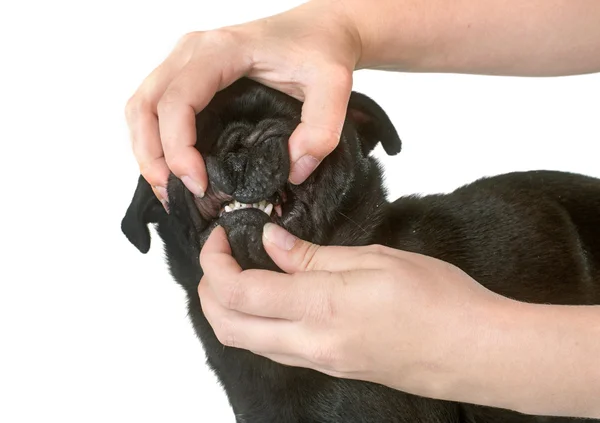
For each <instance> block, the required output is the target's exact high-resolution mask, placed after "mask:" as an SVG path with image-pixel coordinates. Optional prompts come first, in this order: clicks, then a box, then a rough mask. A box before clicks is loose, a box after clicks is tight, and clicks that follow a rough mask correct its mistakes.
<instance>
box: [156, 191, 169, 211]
mask: <svg viewBox="0 0 600 423" xmlns="http://www.w3.org/2000/svg"><path fill="white" fill-rule="evenodd" d="M154 190H155V191H156V193H157V194H158V197H159V198H158V199H159V200H160V202H161V204H162V205H163V207H164V209H165V211H166V212H167V213H169V194H167V189H166V188H165V187H161V186H156V185H155V186H154Z"/></svg>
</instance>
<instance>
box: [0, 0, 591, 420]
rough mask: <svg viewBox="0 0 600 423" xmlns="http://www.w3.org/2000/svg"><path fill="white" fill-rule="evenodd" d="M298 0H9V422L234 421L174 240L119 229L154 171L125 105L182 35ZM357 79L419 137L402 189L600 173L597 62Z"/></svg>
mask: <svg viewBox="0 0 600 423" xmlns="http://www.w3.org/2000/svg"><path fill="white" fill-rule="evenodd" d="M297 3H298V2H292V1H278V2H271V1H252V2H240V3H237V2H235V1H228V0H219V1H216V2H214V1H210V2H208V1H202V0H195V1H184V0H173V1H169V2H166V1H164V2H156V1H154V2H152V1H119V2H117V1H102V2H73V3H69V2H68V1H65V0H63V1H57V0H55V1H20V2H2V6H0V143H1V148H0V157H1V165H0V176H1V182H2V189H0V192H1V198H2V200H1V201H2V204H1V207H0V214H1V216H2V219H1V224H2V232H1V236H0V249H1V254H0V262H1V265H0V421H1V422H6V423H17V422H54V421H56V422H62V423H70V422H77V423H80V422H86V423H94V422H102V423H105V422H114V423H121V422H123V423H125V422H127V423H130V422H233V417H232V413H231V412H230V409H229V406H228V404H227V401H226V399H225V397H224V394H223V393H222V391H221V389H220V387H219V386H218V385H217V384H216V382H215V378H214V376H213V375H212V374H211V373H210V372H209V371H208V369H207V367H206V366H205V364H204V355H203V351H202V348H201V346H200V344H199V342H198V341H197V340H196V338H195V335H194V333H193V332H192V330H191V327H190V324H189V323H188V320H187V318H186V308H185V301H184V297H183V295H182V291H181V290H180V289H179V288H178V287H177V286H176V285H175V283H174V282H173V281H172V280H171V278H170V276H169V274H168V273H167V270H166V266H165V264H164V262H163V261H162V251H161V246H160V243H159V241H158V240H157V239H156V238H154V243H153V248H152V249H151V252H150V253H149V254H148V255H146V256H144V255H141V254H139V253H138V252H137V250H136V249H135V248H134V247H133V246H131V245H130V244H128V242H127V241H126V239H125V238H124V236H122V234H121V232H120V227H119V225H120V220H121V217H122V215H123V213H124V211H125V209H126V207H127V205H128V204H129V201H130V199H131V195H132V193H133V189H134V187H135V183H136V178H137V175H138V171H137V165H136V162H135V161H134V158H133V155H132V154H131V150H130V145H129V138H128V131H127V127H126V125H125V120H124V114H123V109H124V105H125V102H126V100H127V98H128V97H129V96H130V95H131V94H132V93H133V91H134V90H135V89H136V88H137V86H138V84H139V83H140V82H141V81H142V78H143V77H145V76H146V75H147V74H148V73H149V72H150V71H151V70H152V69H153V68H154V67H155V66H156V65H158V64H159V63H160V62H161V61H162V60H163V59H164V58H165V56H166V55H167V54H168V52H169V51H170V50H171V48H172V47H173V45H174V43H175V42H176V41H177V39H178V38H179V37H180V36H181V35H182V34H184V33H186V32H189V31H192V30H198V29H209V28H214V27H218V26H222V25H226V24H231V23H238V22H243V21H247V20H250V19H254V18H258V17H261V16H265V15H268V14H272V13H275V12H278V11H282V10H285V9H287V8H289V7H291V6H293V5H295V4H297ZM198 83H202V81H198ZM355 89H356V90H359V91H362V92H364V93H366V94H368V95H370V96H371V97H373V98H374V99H375V100H376V101H378V102H379V103H380V104H381V105H382V106H383V107H384V108H385V109H386V110H387V111H388V113H389V115H390V116H391V118H392V120H393V122H394V123H395V124H396V125H397V128H398V131H399V133H400V135H401V137H402V139H403V141H404V150H403V152H402V153H401V154H400V155H399V156H397V157H395V158H392V159H388V158H386V159H385V160H384V161H385V164H386V170H387V180H388V184H390V185H393V188H392V189H391V196H393V197H396V196H398V195H400V194H406V193H416V192H419V193H431V192H439V191H449V190H451V189H453V188H455V187H457V186H458V185H460V184H463V183H467V182H469V181H472V180H474V179H475V178H478V177H481V176H484V175H492V174H497V173H500V172H506V171H512V170H526V169H541V168H545V169H560V170H569V171H575V172H580V173H585V174H589V175H594V176H598V177H600V164H599V163H598V157H599V154H598V152H599V149H600V124H599V116H600V113H599V106H600V104H599V102H600V100H599V98H600V95H599V94H600V75H599V74H597V75H591V76H580V77H570V78H555V79H520V78H497V77H496V78H494V77H480V76H456V75H407V74H392V73H388V74H385V73H376V72H366V71H363V72H359V73H357V75H356V79H355ZM599 212H600V210H599Z"/></svg>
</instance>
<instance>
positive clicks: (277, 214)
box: [194, 195, 300, 271]
mask: <svg viewBox="0 0 600 423" xmlns="http://www.w3.org/2000/svg"><path fill="white" fill-rule="evenodd" d="M212 197H215V196H214V195H209V196H206V197H205V198H202V199H198V198H196V199H194V203H195V206H196V208H197V210H198V211H199V215H198V216H197V217H198V220H199V221H203V222H204V223H203V224H197V225H195V227H196V228H197V229H200V230H199V233H198V235H199V242H200V248H202V247H203V246H204V244H205V242H206V240H207V239H208V237H209V236H210V234H211V233H212V231H213V230H214V229H215V228H216V227H217V226H221V227H222V228H223V229H224V230H225V233H226V235H227V239H228V242H229V245H230V247H231V253H232V256H233V257H234V258H235V259H236V261H237V262H238V264H239V265H240V267H241V268H242V269H266V270H275V271H279V268H278V267H277V266H276V265H275V263H274V262H273V260H271V258H270V257H269V255H268V254H267V253H266V251H265V249H264V246H263V241H262V234H263V228H264V226H265V225H266V224H267V223H275V224H277V225H279V226H282V227H284V228H288V227H289V228H294V227H295V226H296V222H295V221H296V220H298V218H299V217H300V216H299V215H298V213H293V212H292V213H290V212H289V210H290V209H293V201H290V202H289V203H287V204H283V203H280V201H281V200H279V199H278V200H277V201H272V202H266V204H267V205H266V206H265V202H262V203H253V205H254V207H252V203H251V204H244V205H242V206H241V207H240V204H239V203H237V202H236V201H235V200H233V199H231V203H230V204H231V205H233V204H234V202H235V203H237V204H236V206H237V208H234V209H233V210H231V208H230V207H229V206H227V209H225V207H224V206H221V207H220V211H219V212H218V214H217V213H216V212H215V210H214V209H215V208H214V207H207V204H209V203H211V202H212V203H214V198H212ZM278 198H279V197H278ZM284 198H285V195H284ZM273 204H276V205H275V206H273ZM236 206H234V207H236ZM244 206H246V207H244ZM208 208H210V209H211V210H212V211H213V214H212V215H210V216H207V215H206V214H205V213H206V210H207V209H208ZM206 222H208V224H206Z"/></svg>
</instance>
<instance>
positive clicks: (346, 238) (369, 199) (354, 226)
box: [327, 158, 389, 246]
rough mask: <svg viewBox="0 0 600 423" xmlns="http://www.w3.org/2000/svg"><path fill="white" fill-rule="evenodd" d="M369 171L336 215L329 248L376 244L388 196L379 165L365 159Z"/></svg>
mask: <svg viewBox="0 0 600 423" xmlns="http://www.w3.org/2000/svg"><path fill="white" fill-rule="evenodd" d="M367 160H368V161H369V166H368V171H367V172H365V173H364V174H362V175H360V176H359V177H356V179H355V181H354V186H353V189H352V192H351V194H350V195H348V196H347V197H346V198H345V200H344V202H343V204H342V207H341V208H340V209H339V210H338V211H337V219H336V222H335V225H334V227H335V229H334V230H333V231H332V233H331V235H330V238H329V240H328V242H327V243H328V244H329V245H347V246H361V245H368V244H372V243H373V242H376V240H377V239H379V238H380V232H381V228H382V227H383V226H384V224H385V218H386V216H387V208H388V205H389V203H388V201H387V192H386V189H385V188H384V187H383V172H382V169H381V167H380V164H379V162H378V161H377V160H376V159H374V158H368V159H367Z"/></svg>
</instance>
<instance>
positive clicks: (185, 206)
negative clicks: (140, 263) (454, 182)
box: [121, 79, 600, 423]
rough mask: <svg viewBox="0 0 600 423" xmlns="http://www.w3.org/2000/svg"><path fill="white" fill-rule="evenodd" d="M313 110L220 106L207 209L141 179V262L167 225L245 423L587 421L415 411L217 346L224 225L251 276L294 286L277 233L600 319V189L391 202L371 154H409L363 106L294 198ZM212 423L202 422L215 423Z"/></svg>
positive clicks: (454, 406) (442, 408) (136, 199)
mask: <svg viewBox="0 0 600 423" xmlns="http://www.w3.org/2000/svg"><path fill="white" fill-rule="evenodd" d="M301 106H302V105H301V103H300V102H299V101H297V100H295V99H293V98H291V97H288V96H286V95H284V94H281V93H280V92H278V91H276V90H272V89H269V88H267V87H264V86H262V85H260V84H258V83H255V82H252V81H249V80H246V79H242V80H240V81H238V82H236V83H234V84H233V85H231V86H230V87H228V88H226V89H224V90H223V91H221V92H219V93H217V95H216V96H215V97H214V98H213V100H212V101H211V103H210V104H209V105H208V106H207V107H206V108H205V109H204V110H203V111H202V112H200V113H199V114H198V115H197V119H196V130H197V139H198V142H197V144H196V148H197V149H198V150H199V151H200V153H201V154H202V156H203V157H204V159H205V162H206V169H207V173H208V180H209V186H208V189H207V191H206V193H205V196H204V197H203V198H197V197H195V196H194V195H193V194H192V193H191V192H190V191H188V190H187V188H186V187H185V185H184V184H183V183H182V182H181V181H180V180H179V179H177V178H176V177H175V176H174V175H171V176H170V178H169V182H168V184H167V194H168V199H169V208H170V213H169V214H167V213H166V212H165V210H164V209H163V207H162V205H161V203H160V202H159V201H158V200H157V199H156V197H155V196H154V194H153V192H152V189H151V187H150V185H148V183H147V182H146V181H145V180H144V178H143V177H141V176H140V177H139V179H138V184H137V188H136V190H135V193H134V196H133V199H132V201H131V204H130V205H129V208H128V209H127V212H126V214H125V217H124V218H123V221H122V224H121V227H122V230H123V232H124V234H125V235H126V236H127V238H128V239H129V240H130V242H131V243H133V244H134V245H135V246H136V247H137V248H138V249H139V250H140V251H141V252H143V253H146V252H147V251H148V250H149V248H150V232H149V229H148V224H149V223H156V224H157V225H156V230H157V232H158V234H159V236H160V237H161V238H162V240H163V242H164V247H165V253H166V257H167V262H168V265H169V269H170V272H171V274H172V275H173V278H174V279H175V280H176V281H177V282H178V283H179V284H180V285H181V286H182V287H183V289H184V290H185V291H186V294H187V298H188V302H189V315H190V318H191V321H192V323H193V325H194V329H195V331H196V333H197V335H198V336H199V337H200V339H201V341H202V345H203V347H204V349H205V351H206V357H207V362H208V364H209V365H210V367H211V368H212V369H213V370H214V372H215V374H216V375H217V376H218V378H219V381H220V383H221V385H222V386H223V387H224V389H225V392H226V394H227V398H228V399H229V402H230V404H231V407H232V409H233V412H234V413H235V419H236V422H237V423H540V422H547V423H559V422H561V423H562V422H571V421H575V420H573V419H565V418H558V417H556V418H555V417H537V416H529V415H523V414H519V413H516V412H512V411H507V410H500V409H493V408H488V407H480V406H475V405H471V404H462V403H451V402H444V401H436V400H433V399H427V398H422V397H418V396H413V395H409V394H406V393H404V392H400V391H396V390H393V389H391V388H387V387H385V386H381V385H377V384H372V383H368V382H363V381H357V380H348V379H338V378H334V377H330V376H327V375H324V374H322V373H318V372H315V371H312V370H308V369H303V368H295V367H288V366H283V365H279V364H277V363H275V362H273V361H271V360H268V359H266V358H263V357H260V356H257V355H254V354H252V353H251V352H249V351H245V350H242V349H236V348H230V347H225V346H223V344H221V343H220V342H219V341H218V339H217V338H216V336H215V334H214V331H213V329H212V327H211V326H210V325H209V323H208V322H207V320H206V318H205V316H204V314H203V313H202V305H201V304H200V299H199V297H198V291H197V289H198V283H199V281H200V279H201V278H202V276H203V272H202V269H201V267H200V263H199V254H200V251H201V249H202V247H203V245H204V243H205V242H206V239H207V238H208V236H209V235H210V233H211V231H212V230H213V229H214V228H215V227H216V226H217V225H219V226H222V227H223V228H224V230H225V233H226V234H227V238H228V241H229V244H230V247H231V252H232V255H233V257H234V258H235V260H236V261H237V262H238V264H239V265H240V267H241V268H242V269H268V270H274V271H281V270H280V269H278V268H277V266H276V265H275V264H274V262H273V261H272V260H271V258H270V257H269V256H268V255H267V253H266V252H265V250H264V246H263V243H262V231H263V227H264V225H265V224H266V223H267V222H275V223H276V224H278V225H279V226H282V227H284V228H285V229H287V230H288V231H289V232H290V233H291V234H293V235H295V236H296V237H298V238H301V239H306V240H308V241H310V242H313V243H315V244H319V245H346V246H359V245H368V244H382V245H386V246H388V247H391V248H396V249H401V250H405V251H411V252H415V253H419V254H424V255H428V256H432V257H435V258H438V259H441V260H443V261H447V262H449V263H452V264H454V265H456V266H457V267H459V268H461V269H462V270H463V271H465V272H466V273H467V274H469V275H470V276H471V277H473V278H474V279H475V280H476V281H478V282H479V283H481V284H482V285H484V286H486V287H487V288H488V289H490V290H492V291H494V292H496V293H498V294H500V295H504V296H507V297H511V298H514V299H516V300H519V301H525V302H536V303H547V304H599V303H600V283H598V281H600V180H598V179H594V178H589V177H585V176H582V175H576V174H568V173H562V172H550V171H533V172H515V173H511V174H506V175H499V176H496V177H492V178H483V179H480V180H478V181H476V182H474V183H472V184H469V185H466V186H463V187H461V188H458V189H456V190H455V191H454V192H452V193H450V194H444V195H441V194H440V195H428V196H416V195H414V196H407V197H401V198H399V199H397V200H396V201H394V202H389V201H387V198H386V191H385V189H384V188H383V179H382V178H383V175H382V171H381V168H380V166H379V164H378V162H377V161H376V160H375V159H374V158H373V157H370V153H371V152H372V150H373V149H374V148H375V146H376V145H378V144H379V143H381V146H382V147H383V148H384V150H385V151H386V153H388V154H389V155H394V154H396V153H398V152H399V151H400V147H401V142H400V138H399V137H398V134H397V132H396V129H395V127H394V125H393V124H392V122H391V121H390V119H389V118H388V117H387V115H386V114H385V112H384V111H383V110H382V109H381V107H379V106H378V105H377V104H376V103H375V102H374V101H373V100H371V99H369V98H368V97H365V96H363V95H361V94H358V93H354V92H353V93H352V95H351V97H350V101H349V104H348V114H347V116H346V121H345V125H344V128H343V131H342V136H341V137H340V143H339V145H338V147H336V148H335V149H334V151H333V152H331V153H330V154H329V155H328V156H327V157H326V158H325V159H324V160H323V161H322V163H321V164H320V165H319V167H318V168H317V169H316V170H315V171H314V172H313V174H312V175H311V176H310V177H309V178H308V179H307V180H306V181H305V182H304V183H302V184H301V185H293V184H289V183H288V176H289V171H290V163H289V152H288V140H289V137H290V135H291V133H292V132H293V130H294V129H295V128H296V126H297V125H298V123H299V121H300V116H301ZM439 177H440V178H442V177H443V175H439ZM457 342H460V341H457ZM465 347H466V348H468V346H465ZM198 413H199V414H200V416H199V420H200V421H210V420H211V419H210V416H203V415H201V414H202V411H201V410H199V412H198ZM590 422H592V420H590ZM596 422H598V423H600V421H598V420H596Z"/></svg>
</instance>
